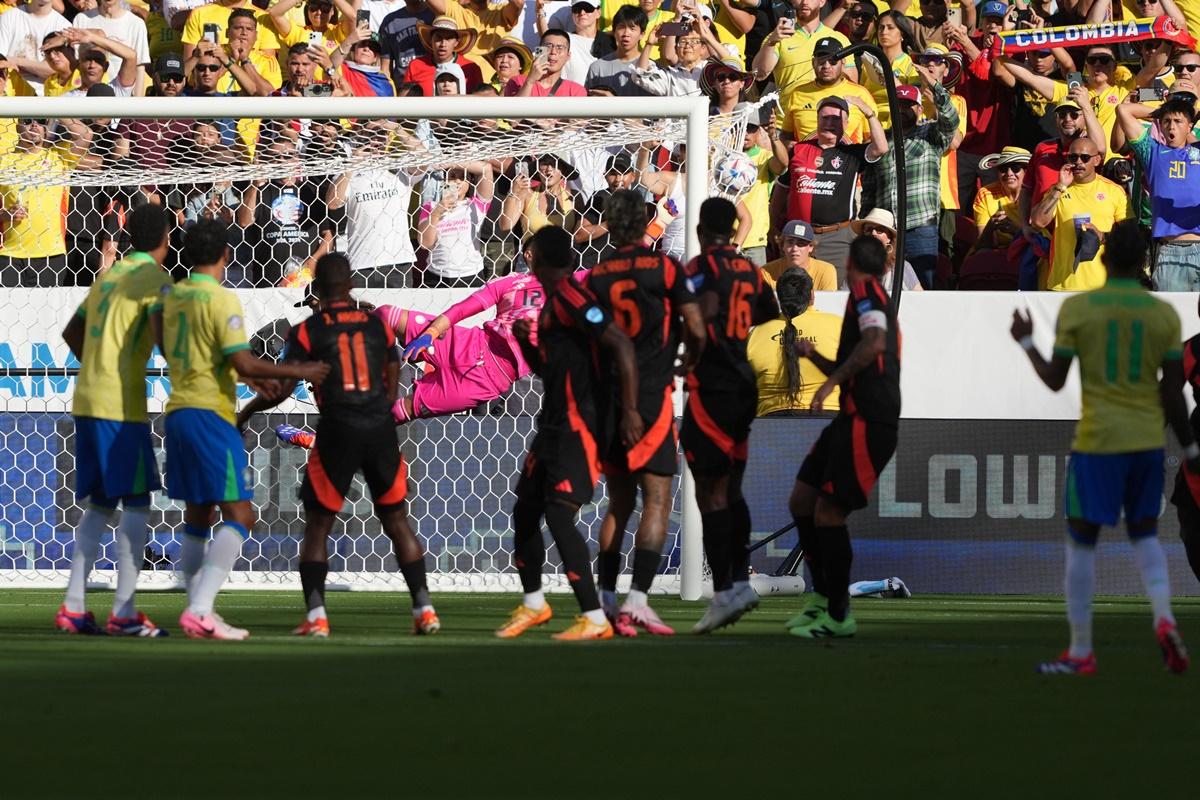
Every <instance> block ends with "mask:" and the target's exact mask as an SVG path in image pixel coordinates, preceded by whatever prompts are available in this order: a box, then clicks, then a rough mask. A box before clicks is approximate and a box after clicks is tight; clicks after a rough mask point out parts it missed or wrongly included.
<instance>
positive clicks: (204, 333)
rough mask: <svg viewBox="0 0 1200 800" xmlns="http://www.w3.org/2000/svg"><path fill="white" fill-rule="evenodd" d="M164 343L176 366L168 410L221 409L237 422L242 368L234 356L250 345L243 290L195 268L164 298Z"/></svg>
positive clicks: (170, 361)
mask: <svg viewBox="0 0 1200 800" xmlns="http://www.w3.org/2000/svg"><path fill="white" fill-rule="evenodd" d="M163 346H164V347H166V349H167V352H166V353H164V354H163V355H165V356H166V358H167V366H168V367H169V368H170V370H171V399H170V400H169V401H167V413H168V414H169V413H171V412H172V411H175V410H177V409H180V408H203V409H207V410H209V411H215V412H217V413H218V414H220V415H221V417H222V418H224V419H225V420H227V421H228V422H229V423H230V424H236V423H237V372H236V370H234V368H233V364H231V363H230V362H229V356H231V355H233V354H234V353H236V352H238V351H239V350H249V349H250V344H249V343H248V342H247V341H246V321H245V317H244V315H243V313H242V303H241V301H240V300H238V298H237V295H236V294H234V293H233V292H232V291H231V290H229V289H226V288H225V287H224V286H222V285H221V284H220V283H218V282H217V281H216V279H215V278H213V277H211V276H209V275H202V274H198V273H192V274H191V275H189V276H188V278H187V279H186V280H183V281H180V282H179V283H177V284H176V285H175V287H174V288H173V289H171V292H170V294H168V295H167V298H166V300H165V301H164V302H163Z"/></svg>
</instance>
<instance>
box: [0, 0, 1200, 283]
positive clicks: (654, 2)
mask: <svg viewBox="0 0 1200 800" xmlns="http://www.w3.org/2000/svg"><path fill="white" fill-rule="evenodd" d="M1144 17H1169V18H1170V20H1171V22H1172V23H1173V24H1174V25H1175V26H1177V27H1178V28H1180V29H1183V30H1187V29H1188V28H1189V27H1190V28H1191V29H1193V30H1196V31H1197V32H1200V3H1195V2H1189V3H1182V2H1180V3H1178V4H1177V2H1176V0H1029V1H1028V2H1025V0H1022V1H1021V2H1016V3H1014V4H1012V5H1009V4H1006V3H1005V2H1002V0H984V2H980V3H973V2H965V3H963V4H962V5H958V4H951V5H948V4H947V3H946V1H945V0H890V1H889V0H576V1H575V2H571V0H508V1H507V2H494V1H493V2H489V1H488V0H217V2H204V0H148V2H147V0H0V94H3V95H8V96H14V95H30V96H31V95H36V96H44V97H54V96H87V97H130V96H133V97H142V96H157V97H164V98H167V97H226V96H234V95H242V96H253V97H261V98H264V103H269V102H270V100H269V98H273V97H285V96H307V97H327V96H346V95H354V96H394V95H400V96H427V97H443V96H464V95H472V96H480V97H482V96H505V97H587V96H595V97H610V96H617V97H628V96H706V97H707V98H708V99H709V103H710V107H711V109H712V112H713V113H714V114H729V113H732V112H744V113H746V114H748V115H749V124H748V125H747V126H746V134H745V137H744V142H743V146H742V148H741V149H742V150H743V151H744V152H743V153H742V154H741V155H740V156H738V158H739V159H740V160H741V162H742V163H748V164H749V165H750V167H749V169H750V170H752V171H754V170H756V174H755V176H754V179H753V181H751V185H750V186H749V187H748V188H746V189H745V191H744V192H742V194H741V196H740V197H739V200H738V208H739V215H738V229H737V237H736V240H735V244H737V245H738V246H739V247H741V248H742V250H743V252H744V253H745V254H746V256H747V257H748V258H750V259H751V260H753V261H755V262H756V263H758V264H759V265H760V266H762V267H763V270H764V275H765V276H766V277H767V279H768V280H769V281H771V282H772V283H774V282H776V281H777V280H779V279H780V278H781V276H782V275H784V274H785V273H787V272H788V271H789V270H792V269H795V268H799V269H801V270H802V271H804V272H805V273H806V274H807V275H808V276H809V278H810V281H809V282H808V283H804V282H803V281H801V282H800V283H796V282H795V281H794V280H790V281H789V283H788V286H789V287H790V291H792V293H793V295H796V296H803V295H805V294H806V293H810V292H811V291H826V290H832V289H836V288H842V287H844V282H845V268H844V262H845V257H846V251H847V248H848V246H849V242H850V241H851V239H852V238H853V236H854V235H855V233H856V232H866V233H870V234H872V235H876V236H878V237H879V238H880V239H881V241H883V242H884V243H885V244H886V245H887V246H888V248H889V255H890V259H889V263H890V264H891V265H892V267H891V272H890V273H889V274H890V276H892V277H889V285H890V282H891V281H894V280H896V279H897V278H896V277H895V276H901V279H902V280H904V282H905V286H906V287H908V288H910V289H954V288H958V289H972V288H975V289H979V288H988V289H1003V288H1011V289H1018V288H1020V289H1024V290H1036V289H1052V290H1081V289H1089V288H1094V287H1095V286H1097V285H1099V284H1100V283H1102V282H1103V280H1104V270H1103V268H1102V267H1101V266H1100V255H1101V253H1102V252H1103V248H1104V238H1105V235H1106V233H1107V232H1108V231H1109V230H1111V228H1112V226H1113V225H1114V224H1115V223H1116V222H1117V221H1120V220H1122V219H1126V218H1129V217H1135V218H1138V219H1139V220H1141V221H1142V223H1143V224H1144V225H1145V227H1146V230H1147V232H1148V234H1150V235H1152V237H1153V239H1154V248H1153V262H1152V264H1150V265H1148V268H1147V280H1148V281H1153V283H1154V285H1155V286H1156V287H1157V288H1159V289H1161V290H1188V291H1196V290H1200V182H1197V181H1195V180H1193V177H1194V176H1193V175H1189V172H1194V171H1195V170H1200V149H1197V148H1196V147H1195V146H1193V143H1195V142H1196V140H1197V133H1198V132H1200V129H1198V128H1197V127H1196V122H1197V112H1196V108H1197V82H1196V81H1198V80H1200V78H1198V77H1197V75H1196V72H1197V70H1200V55H1198V54H1197V53H1195V52H1193V51H1191V50H1188V49H1186V48H1182V47H1179V46H1177V45H1176V44H1174V43H1173V42H1170V41H1164V40H1158V39H1151V40H1144V41H1139V42H1122V43H1117V44H1096V45H1094V46H1090V47H1083V48H1055V49H1050V50H1035V51H1031V52H1028V53H1022V54H1009V55H997V54H996V50H995V48H993V37H995V36H996V35H997V34H999V33H1000V32H1001V31H1005V30H1012V29H1019V28H1042V27H1047V26H1054V25H1070V24H1079V23H1085V22H1102V21H1107V20H1112V19H1126V20H1127V19H1132V18H1144ZM858 42H869V43H871V44H874V45H877V46H878V48H879V50H880V51H881V52H882V53H883V57H884V58H886V59H887V60H888V61H889V62H890V66H891V70H892V72H893V73H894V74H895V75H896V78H897V82H898V84H899V87H898V90H897V96H898V99H899V114H898V116H897V117H896V118H893V116H892V115H891V114H890V113H889V107H888V103H887V92H886V89H885V86H884V78H883V68H882V65H881V64H880V63H879V61H878V60H877V59H876V57H875V56H872V55H869V54H863V53H858V54H855V55H843V54H842V51H843V49H844V48H846V47H848V46H849V45H850V44H852V43H858ZM769 92H777V93H778V95H779V99H778V102H777V103H772V102H767V103H762V104H759V103H756V102H755V101H757V100H758V98H760V97H764V96H765V95H766V94H767V93H769ZM457 102H469V100H459V101H457ZM517 124H518V123H517V122H515V121H511V120H500V119H491V120H483V119H481V120H471V121H469V122H462V121H449V120H437V119H429V120H399V121H394V120H384V119H374V120H349V121H348V120H340V121H321V120H307V119H297V120H291V121H287V122H280V121H273V120H271V121H265V120H259V119H217V120H206V121H199V120H197V121H188V120H178V119H163V120H152V119H151V120H146V119H125V120H119V119H104V118H96V119H81V120H71V119H47V118H41V119H38V118H24V119H18V120H13V119H2V120H0V173H3V174H4V175H9V176H11V175H13V174H22V173H28V174H33V173H42V174H47V173H63V172H67V171H87V170H104V169H107V168H110V167H114V166H121V165H124V166H127V167H128V166H132V167H134V168H145V169H148V170H161V169H164V168H171V167H173V166H174V165H191V166H193V167H195V166H197V165H201V166H203V167H214V166H216V167H219V166H221V165H226V164H245V163H255V164H257V163H264V164H269V165H271V166H273V167H277V168H281V167H284V166H286V165H287V164H290V163H295V164H296V165H297V168H296V171H295V176H294V177H284V178H271V179H269V180H267V179H264V180H254V181H245V182H239V181H234V182H221V183H211V182H200V183H194V184H187V183H178V182H172V183H171V184H170V185H149V186H140V187H134V188H130V187H127V186H125V187H122V188H119V189H118V188H113V189H106V188H105V187H103V186H77V187H73V188H70V189H67V188H63V187H59V186H47V185H40V184H38V183H37V182H31V183H29V184H23V183H19V182H13V183H10V184H8V185H0V234H2V236H3V239H2V242H0V285H3V286H28V287H38V286H63V285H82V284H88V283H90V282H91V280H93V279H94V277H95V275H96V273H97V272H98V271H100V270H103V269H105V268H106V267H107V266H108V265H109V264H111V263H112V262H113V260H114V259H115V258H117V257H119V256H120V255H121V254H122V253H123V252H125V251H126V250H127V248H128V243H127V242H126V241H124V236H123V233H122V220H123V218H124V215H125V213H127V211H128V210H129V209H131V208H132V207H135V206H137V205H139V204H142V203H161V204H165V205H167V206H169V207H170V208H172V209H173V210H174V211H175V212H176V214H177V216H178V219H179V222H180V226H181V227H186V226H187V225H189V224H191V223H193V222H195V221H196V220H199V219H204V218H213V217H215V218H220V219H223V220H225V221H226V222H228V223H229V224H231V225H233V226H234V227H235V228H236V229H237V230H239V231H241V232H242V238H241V241H239V243H238V246H237V247H236V248H235V257H234V262H233V264H232V266H231V272H230V275H231V280H233V281H234V282H235V284H236V285H240V286H246V287H249V286H279V285H285V286H289V285H297V284H298V283H301V282H303V280H304V278H305V275H306V274H308V272H310V271H311V266H312V264H313V263H314V262H315V260H316V258H317V257H319V256H320V255H322V254H323V253H325V252H328V251H330V250H335V249H337V250H345V251H347V252H348V253H349V254H350V257H351V261H352V263H353V264H354V267H355V270H356V282H357V283H358V285H360V286H368V287H387V288H394V287H407V286H476V285H479V284H481V283H483V282H484V281H486V280H488V279H490V278H492V277H495V276H498V275H503V274H505V273H506V272H508V271H511V270H522V269H524V268H525V266H524V263H523V260H522V257H521V255H520V253H521V249H522V248H521V242H522V240H523V239H524V238H525V237H527V236H529V235H530V234H531V233H533V232H535V231H537V230H538V229H539V228H541V227H542V226H545V225H548V224H556V225H563V226H565V227H567V228H568V229H569V230H571V231H573V232H574V236H575V241H576V243H577V244H578V246H579V249H580V255H581V260H582V261H583V263H584V265H585V266H586V265H588V264H589V263H595V261H596V260H597V259H598V258H599V257H600V255H601V254H603V253H604V252H605V250H606V249H607V248H608V246H609V245H608V241H607V239H608V237H607V231H606V228H605V221H604V201H605V198H606V197H607V196H608V195H610V194H611V193H612V191H614V190H615V189H618V188H634V189H636V190H638V191H640V192H641V193H642V194H643V195H644V196H645V199H646V202H647V204H648V207H649V208H650V209H651V214H652V217H653V222H652V223H651V225H650V230H649V238H651V239H653V240H654V241H655V242H657V246H659V247H660V248H661V249H663V250H664V251H666V252H669V253H672V254H673V255H676V256H682V253H683V243H684V240H685V238H686V231H685V229H684V222H683V220H684V216H683V212H684V208H685V206H686V203H687V202H689V198H687V197H686V192H685V185H686V181H685V176H684V173H683V170H684V166H685V158H684V156H685V153H684V150H683V147H682V145H681V144H679V143H670V142H661V141H649V142H643V143H641V144H639V145H634V146H615V145H614V146H609V147H606V146H604V144H603V142H602V141H600V142H597V143H596V144H595V146H593V147H592V148H591V149H588V150H581V151H572V152H562V153H542V154H537V155H535V156H533V157H530V158H518V159H512V158H494V159H487V158H486V149H485V148H480V157H481V158H483V159H484V160H477V161H468V162H464V163H459V164H455V165H452V166H449V167H444V168H439V169H437V170H434V171H428V170H426V171H417V170H415V169H392V168H389V167H387V166H380V167H378V168H375V167H363V168H359V169H356V170H354V171H352V172H347V173H344V174H334V175H328V176H316V177H313V176H312V174H313V173H314V172H318V171H314V170H311V169H304V168H302V165H304V164H312V163H316V162H319V161H320V160H321V159H322V158H323V157H326V156H351V157H355V158H358V159H359V162H360V163H366V162H369V161H370V160H371V158H372V157H373V156H378V155H380V154H384V153H386V152H390V151H394V150H395V149H396V148H402V149H407V150H415V151H420V150H427V151H429V152H430V153H435V152H436V150H437V149H438V147H439V146H440V143H443V142H450V141H454V140H460V139H464V138H471V137H476V138H479V139H483V138H486V136H487V135H489V134H490V133H492V132H496V131H505V130H512V129H513V126H514V125H517ZM522 124H524V123H522ZM529 124H538V125H541V126H543V127H544V128H551V127H553V126H554V125H555V123H554V122H553V121H546V120H542V121H540V122H537V123H529ZM900 147H903V148H904V156H905V163H906V181H907V192H906V200H907V210H906V214H905V215H904V217H903V219H897V218H896V215H895V212H896V210H897V209H896V204H897V197H896V194H897V192H896V180H895V158H896V155H897V152H898V148H900ZM434 161H435V159H433V158H432V156H431V158H430V162H431V163H433V162H434ZM714 166H717V165H714ZM286 171H287V170H284V169H274V170H273V171H272V172H271V173H270V174H272V175H275V174H281V173H282V172H286ZM201 172H202V171H201ZM85 183H86V182H85ZM690 201H691V202H694V199H692V200H690ZM901 230H903V234H904V235H903V252H902V253H899V252H896V244H897V241H898V239H899V237H898V234H899V233H900V231H901ZM810 284H811V285H810Z"/></svg>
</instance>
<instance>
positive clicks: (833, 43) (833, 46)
mask: <svg viewBox="0 0 1200 800" xmlns="http://www.w3.org/2000/svg"><path fill="white" fill-rule="evenodd" d="M842 47H844V45H843V44H842V43H841V42H840V41H838V40H837V39H835V38H833V37H832V36H826V37H824V38H821V39H818V40H817V43H816V44H815V45H813V56H831V55H833V54H834V53H840V52H841V50H842Z"/></svg>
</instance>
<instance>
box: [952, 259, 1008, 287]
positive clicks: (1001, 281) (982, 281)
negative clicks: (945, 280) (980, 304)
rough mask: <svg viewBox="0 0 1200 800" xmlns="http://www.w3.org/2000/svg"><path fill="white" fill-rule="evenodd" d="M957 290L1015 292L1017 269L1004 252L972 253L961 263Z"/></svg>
mask: <svg viewBox="0 0 1200 800" xmlns="http://www.w3.org/2000/svg"><path fill="white" fill-rule="evenodd" d="M958 288H959V289H960V290H962V291H968V292H971V291H974V292H1007V291H1014V292H1015V291H1016V290H1017V269H1016V267H1015V266H1014V265H1013V264H1012V263H1010V262H1009V260H1008V253H1007V252H1006V251H1004V250H983V251H980V252H978V253H973V254H972V255H971V256H970V257H968V258H967V260H966V261H964V262H963V265H962V270H961V271H960V272H959V276H958Z"/></svg>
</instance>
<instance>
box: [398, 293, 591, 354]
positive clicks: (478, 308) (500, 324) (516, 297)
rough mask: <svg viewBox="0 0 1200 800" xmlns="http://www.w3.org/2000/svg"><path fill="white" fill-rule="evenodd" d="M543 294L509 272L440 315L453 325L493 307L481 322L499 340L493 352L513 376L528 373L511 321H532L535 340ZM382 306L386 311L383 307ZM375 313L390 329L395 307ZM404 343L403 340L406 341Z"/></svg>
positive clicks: (399, 332) (543, 299)
mask: <svg viewBox="0 0 1200 800" xmlns="http://www.w3.org/2000/svg"><path fill="white" fill-rule="evenodd" d="M587 274H588V271H587V270H579V271H578V272H576V273H575V280H576V281H580V282H582V281H583V280H584V279H586V278H587ZM545 302H546V296H545V294H544V293H543V292H542V285H541V284H540V283H539V282H538V279H537V278H535V277H534V276H533V275H532V274H524V273H521V274H513V275H507V276H505V277H503V278H497V279H496V280H494V281H491V282H490V283H488V284H487V285H486V286H484V287H483V288H482V289H479V290H478V291H476V292H475V293H474V294H472V295H470V296H468V297H466V298H464V299H462V300H460V301H459V302H457V303H455V304H454V305H452V306H450V308H448V309H446V310H445V311H444V312H443V314H444V315H445V317H446V318H447V319H448V320H450V324H451V325H457V324H459V323H460V322H462V321H463V320H464V319H469V318H471V317H473V316H475V315H476V314H482V313H483V312H484V311H487V310H488V309H489V308H495V309H496V316H495V317H493V318H492V319H489V320H488V321H487V322H485V323H483V329H484V330H485V331H487V332H488V333H489V334H490V335H491V338H492V340H493V342H495V343H496V344H500V343H503V346H504V352H497V353H495V355H497V356H499V357H500V358H503V359H505V360H506V361H510V362H511V363H512V364H513V365H514V366H515V367H516V369H517V377H518V378H521V377H524V376H525V375H528V374H529V372H530V370H529V364H527V363H526V362H525V356H523V355H522V354H521V347H520V345H519V344H518V343H517V340H516V339H515V338H514V337H513V333H512V328H513V323H514V322H516V321H517V320H519V319H527V320H529V321H530V322H531V323H532V324H533V341H534V342H535V343H536V342H537V319H538V316H539V315H540V314H541V313H542V306H543V305H544V304H545ZM385 309H386V310H385ZM376 313H381V316H382V317H383V321H384V322H385V323H387V324H388V325H389V326H390V327H392V328H393V329H394V328H395V324H396V322H398V320H399V309H393V307H391V306H383V307H380V309H378V310H377V312H376ZM397 338H398V339H400V340H403V339H404V331H397ZM406 344H407V342H406Z"/></svg>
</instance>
